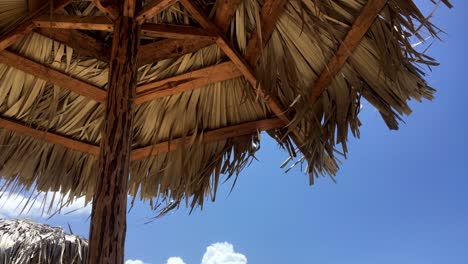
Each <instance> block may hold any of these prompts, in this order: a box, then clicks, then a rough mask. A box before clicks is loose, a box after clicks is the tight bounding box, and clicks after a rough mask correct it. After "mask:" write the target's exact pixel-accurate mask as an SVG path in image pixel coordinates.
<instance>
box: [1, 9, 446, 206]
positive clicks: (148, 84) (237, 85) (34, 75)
mask: <svg viewBox="0 0 468 264" xmlns="http://www.w3.org/2000/svg"><path fill="white" fill-rule="evenodd" d="M37 2H38V1H34V0H30V1H25V0H0V32H1V33H2V34H3V35H2V37H1V38H0V48H1V49H2V51H0V63H1V64H0V115H1V119H0V147H1V151H0V175H1V177H2V178H3V180H4V188H11V189H18V188H23V187H25V188H31V187H35V188H36V189H38V190H41V191H60V192H62V193H63V194H66V193H70V196H69V197H78V196H86V197H87V200H88V201H90V200H91V199H92V197H93V192H94V188H95V182H96V177H97V174H96V170H97V160H98V159H97V156H98V155H99V142H100V136H101V134H100V132H101V129H102V127H101V126H102V123H103V116H104V105H103V103H104V102H105V100H106V93H105V91H106V89H107V87H106V85H107V82H108V62H109V59H110V58H109V52H110V46H109V45H110V44H109V39H110V38H111V36H112V23H110V22H109V21H110V20H108V19H107V17H111V16H112V12H111V11H112V10H108V9H106V7H104V6H101V5H99V4H96V3H99V1H85V0H83V1H78V0H74V1H64V0H61V1H55V2H54V4H50V3H51V2H50V1H43V3H42V4H41V5H39V7H38V5H37ZM39 2H40V1H39ZM435 2H436V1H429V0H428V1H427V4H434V5H435V4H436V3H435ZM442 2H443V3H444V4H446V5H447V6H450V4H449V3H448V1H442ZM31 3H33V4H34V3H36V6H34V5H33V4H31ZM106 16H107V17H106ZM138 18H139V19H140V20H141V21H142V22H144V23H143V25H142V30H143V34H142V38H141V41H140V45H141V46H140V54H139V57H138V63H139V68H138V87H137V98H136V101H135V103H136V109H135V121H134V133H133V135H134V137H133V144H132V149H133V150H132V156H131V160H132V161H131V162H132V163H131V172H130V175H129V193H130V194H131V195H133V196H135V195H140V196H141V198H142V199H153V198H157V197H163V198H166V199H168V200H174V201H181V200H182V199H187V202H190V204H191V205H192V206H195V205H197V204H202V203H203V200H204V198H205V197H207V196H209V197H212V198H214V196H215V194H216V188H217V185H218V184H219V183H220V182H222V180H223V179H220V176H221V175H223V174H225V175H227V176H231V175H235V176H237V174H238V173H239V172H240V171H241V169H242V168H243V167H244V166H245V165H246V164H248V162H249V161H250V160H251V158H252V157H253V155H254V154H255V152H256V151H257V150H258V146H259V132H260V131H268V134H269V135H270V136H272V137H273V138H275V139H276V140H277V142H278V143H279V144H280V145H281V146H282V147H283V148H284V149H285V150H286V151H288V152H289V153H290V154H291V156H292V157H293V159H291V160H292V162H295V161H297V160H302V159H303V160H304V162H306V163H307V165H308V167H307V168H308V172H309V174H310V180H311V183H312V182H313V179H314V177H317V176H318V175H320V174H329V175H331V176H333V175H334V174H335V173H336V171H337V169H338V163H337V157H336V155H337V153H344V154H346V152H347V146H346V142H347V139H348V134H349V131H351V133H352V134H353V135H355V136H358V135H359V126H360V121H359V118H358V114H359V110H360V105H361V103H360V100H361V98H364V99H365V100H367V101H368V102H370V103H371V104H372V105H373V106H374V107H375V108H376V109H377V110H378V111H379V112H380V114H381V116H382V118H383V119H384V121H385V122H386V124H387V125H388V126H389V128H390V129H397V128H398V121H399V120H400V119H401V118H402V116H404V115H408V114H410V113H411V109H410V107H409V106H408V101H409V100H411V99H413V100H418V101H420V100H422V99H432V96H433V93H434V90H433V89H432V88H431V87H429V86H428V84H427V83H426V82H425V81H424V78H423V77H424V70H425V69H427V68H425V66H432V65H434V64H435V62H434V60H433V59H432V58H431V57H429V56H427V55H425V54H424V53H422V52H421V51H420V50H416V48H415V47H413V45H412V44H413V42H416V41H420V40H422V41H423V40H425V38H427V37H435V36H436V34H437V33H438V31H439V30H438V29H437V28H436V27H434V26H433V25H432V24H431V23H430V22H429V21H428V20H426V18H425V17H424V16H423V14H421V13H420V11H419V10H418V8H417V6H416V5H415V4H414V3H413V1H411V0H388V1H385V0H375V1H374V0H373V1H367V0H340V1H333V0H291V1H286V0H281V1H276V0H265V1H262V0H255V1H252V0H234V1H229V0H218V1H204V0H197V1H175V0H174V1H170V0H169V1H167V0H165V1H144V5H143V9H142V11H141V13H140V14H139V16H138ZM106 21H107V22H106ZM18 25H19V26H18ZM18 32H19V33H18ZM301 157H303V158H301Z"/></svg>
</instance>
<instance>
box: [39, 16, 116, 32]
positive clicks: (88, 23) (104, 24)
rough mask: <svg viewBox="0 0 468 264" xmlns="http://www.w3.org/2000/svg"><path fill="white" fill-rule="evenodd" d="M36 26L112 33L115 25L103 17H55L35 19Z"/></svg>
mask: <svg viewBox="0 0 468 264" xmlns="http://www.w3.org/2000/svg"><path fill="white" fill-rule="evenodd" d="M33 22H34V26H36V27H39V28H63V29H81V30H100V31H112V30H113V27H114V25H113V24H112V22H111V21H110V20H109V19H108V18H107V17H103V16H85V17H81V16H65V15H54V16H53V17H50V16H47V15H45V16H40V17H37V18H35V19H33Z"/></svg>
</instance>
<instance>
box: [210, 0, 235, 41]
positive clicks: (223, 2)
mask: <svg viewBox="0 0 468 264" xmlns="http://www.w3.org/2000/svg"><path fill="white" fill-rule="evenodd" d="M241 2H242V0H218V1H217V4H218V7H217V8H216V15H215V17H214V24H215V25H216V26H218V28H219V30H221V32H223V33H226V32H227V30H228V28H229V24H230V23H231V20H232V17H233V16H234V15H235V14H236V10H237V7H238V6H239V4H240V3H241Z"/></svg>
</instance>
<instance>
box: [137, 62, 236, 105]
mask: <svg viewBox="0 0 468 264" xmlns="http://www.w3.org/2000/svg"><path fill="white" fill-rule="evenodd" d="M240 76H242V73H241V72H240V71H239V70H238V69H237V67H236V66H235V65H234V64H233V63H232V62H224V63H221V64H216V65H213V66H209V67H206V68H202V69H199V70H195V71H191V72H187V73H184V74H180V75H177V76H174V77H170V78H167V79H163V80H159V81H155V82H151V83H147V84H143V85H140V86H138V87H137V98H136V100H135V103H136V104H142V103H145V102H148V101H151V100H155V99H158V98H161V97H165V96H171V95H174V94H178V93H183V92H186V91H191V90H195V89H198V88H201V87H204V86H206V85H208V84H211V83H216V82H221V81H225V80H230V79H234V78H237V77H240Z"/></svg>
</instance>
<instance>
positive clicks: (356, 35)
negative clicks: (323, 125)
mask: <svg viewBox="0 0 468 264" xmlns="http://www.w3.org/2000/svg"><path fill="white" fill-rule="evenodd" d="M386 4H387V0H369V1H368V2H367V3H366V5H365V6H364V8H363V10H362V12H361V14H360V15H359V16H358V17H357V18H356V20H355V22H354V23H353V26H352V27H351V29H350V30H349V32H348V33H347V34H346V36H345V38H344V40H343V42H342V43H341V45H340V47H339V48H338V50H337V51H336V53H335V55H333V57H332V58H331V60H330V62H329V63H328V64H327V65H326V66H325V69H324V70H323V71H322V73H321V74H320V75H319V78H318V79H317V81H316V82H315V84H314V86H313V88H312V93H311V96H310V103H311V104H314V103H315V102H316V101H317V100H318V99H319V98H320V96H321V95H322V93H323V92H324V91H325V89H326V88H327V86H328V85H329V84H330V83H331V81H332V80H333V78H334V77H335V76H336V75H337V74H338V72H339V71H340V70H341V68H342V67H343V65H344V64H345V63H346V61H347V60H348V58H349V56H351V54H352V53H353V51H354V49H356V47H357V46H358V45H359V43H361V40H362V38H363V37H364V35H365V34H366V33H367V31H368V30H369V28H370V27H371V26H372V24H373V23H374V21H375V19H376V18H377V16H378V15H379V13H380V11H382V9H383V8H384V7H385V5H386Z"/></svg>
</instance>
